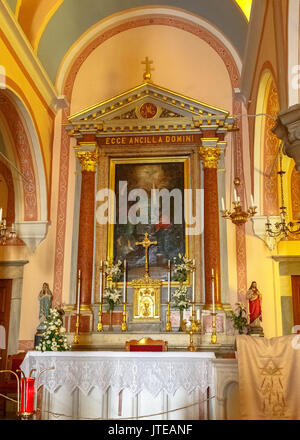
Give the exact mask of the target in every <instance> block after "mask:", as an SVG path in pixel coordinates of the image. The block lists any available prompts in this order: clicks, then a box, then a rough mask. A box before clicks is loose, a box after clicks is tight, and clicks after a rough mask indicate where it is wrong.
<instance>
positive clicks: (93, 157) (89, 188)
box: [76, 150, 98, 310]
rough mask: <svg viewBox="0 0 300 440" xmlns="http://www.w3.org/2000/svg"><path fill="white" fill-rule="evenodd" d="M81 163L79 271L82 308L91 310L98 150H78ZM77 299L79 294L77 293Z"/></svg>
mask: <svg viewBox="0 0 300 440" xmlns="http://www.w3.org/2000/svg"><path fill="white" fill-rule="evenodd" d="M77 157H78V159H79V161H80V163H81V175H82V180H81V196H80V214H79V233H78V258H77V273H78V270H80V272H81V300H80V304H81V306H80V309H81V310H89V309H90V305H91V295H92V283H93V250H94V222H95V172H96V168H97V162H98V151H97V150H93V151H90V150H89V151H77ZM76 300H77V295H76Z"/></svg>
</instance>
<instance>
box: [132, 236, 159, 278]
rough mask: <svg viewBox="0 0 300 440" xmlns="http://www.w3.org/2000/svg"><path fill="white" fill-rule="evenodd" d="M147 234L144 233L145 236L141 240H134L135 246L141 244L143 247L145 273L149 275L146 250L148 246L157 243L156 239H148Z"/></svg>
mask: <svg viewBox="0 0 300 440" xmlns="http://www.w3.org/2000/svg"><path fill="white" fill-rule="evenodd" d="M148 237H149V234H148V232H146V233H145V238H144V240H143V241H136V243H135V244H136V245H137V246H143V247H144V248H145V273H146V275H149V259H148V251H149V247H150V246H152V245H157V241H150V240H149V238H148Z"/></svg>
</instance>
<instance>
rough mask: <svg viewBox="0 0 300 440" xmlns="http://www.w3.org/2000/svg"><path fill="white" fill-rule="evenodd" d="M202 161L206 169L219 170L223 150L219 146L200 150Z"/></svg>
mask: <svg viewBox="0 0 300 440" xmlns="http://www.w3.org/2000/svg"><path fill="white" fill-rule="evenodd" d="M199 153H200V159H201V160H202V163H203V166H204V168H218V162H219V159H220V155H221V148H220V147H219V146H217V145H216V146H213V147H203V146H201V147H200V148H199Z"/></svg>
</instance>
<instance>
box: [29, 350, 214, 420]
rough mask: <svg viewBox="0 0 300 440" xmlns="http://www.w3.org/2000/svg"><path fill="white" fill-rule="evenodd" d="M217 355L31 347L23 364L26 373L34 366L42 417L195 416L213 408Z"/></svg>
mask: <svg viewBox="0 0 300 440" xmlns="http://www.w3.org/2000/svg"><path fill="white" fill-rule="evenodd" d="M213 359H215V355H214V353H212V352H211V353H188V352H185V353H176V352H164V353H154V352H143V353H139V352H111V351H103V352H88V351H84V352H79V351H78V352H72V351H70V352H56V353H54V352H45V353H40V352H36V351H30V352H27V354H26V357H25V359H24V361H23V363H22V365H21V369H22V370H23V371H24V373H25V375H26V376H27V377H28V376H29V373H30V371H31V370H32V369H35V370H36V372H35V377H36V378H38V379H37V380H36V389H39V392H38V396H39V397H38V401H37V407H38V408H39V409H40V410H41V412H39V413H38V414H39V416H38V418H41V419H43V420H47V419H51V420H72V419H76V420H79V419H93V420H95V419H100V420H101V419H132V420H139V419H140V420H147V419H156V420H193V419H207V418H209V417H212V414H213V405H214V403H213V402H214V398H213V396H214V394H213V393H214V374H213V364H212V360H213ZM51 367H52V368H53V369H52V370H47V371H44V372H43V373H41V372H42V371H43V370H45V369H48V368H51ZM40 373H41V374H40ZM209 414H211V415H210V416H209Z"/></svg>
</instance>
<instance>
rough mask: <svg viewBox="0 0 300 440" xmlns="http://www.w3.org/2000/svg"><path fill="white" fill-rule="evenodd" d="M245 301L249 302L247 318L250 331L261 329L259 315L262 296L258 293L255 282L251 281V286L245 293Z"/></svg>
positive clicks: (260, 316) (260, 317)
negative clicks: (248, 318)
mask: <svg viewBox="0 0 300 440" xmlns="http://www.w3.org/2000/svg"><path fill="white" fill-rule="evenodd" d="M247 299H248V301H249V317H250V324H249V327H250V330H251V329H252V330H254V329H256V330H257V329H261V330H262V327H261V321H262V314H261V300H262V295H261V293H260V291H259V290H258V288H257V284H256V281H253V282H252V283H251V286H250V287H249V290H248V291H247Z"/></svg>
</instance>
